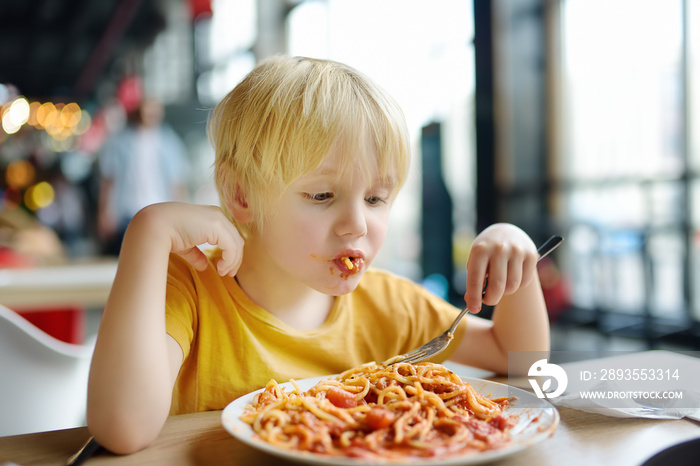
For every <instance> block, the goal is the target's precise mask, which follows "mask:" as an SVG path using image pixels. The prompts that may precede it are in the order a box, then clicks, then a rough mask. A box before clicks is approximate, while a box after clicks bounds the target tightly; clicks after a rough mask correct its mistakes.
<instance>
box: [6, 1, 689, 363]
mask: <svg viewBox="0 0 700 466" xmlns="http://www.w3.org/2000/svg"><path fill="white" fill-rule="evenodd" d="M697 31H700V5H699V4H698V2H693V1H691V0H472V1H465V0H430V1H427V0H100V1H97V2H95V1H89V0H35V1H32V2H26V1H22V0H5V1H3V2H1V3H0V120H1V127H0V268H2V270H0V272H2V273H0V304H8V305H10V304H11V302H10V300H9V298H7V297H8V296H9V295H8V294H6V295H5V297H3V293H10V292H11V291H12V289H11V287H12V283H13V282H12V280H13V277H16V276H18V275H17V274H18V273H19V272H22V273H32V272H36V273H39V272H40V271H43V270H45V269H46V268H47V267H52V266H57V265H58V266H60V265H62V264H83V263H94V262H97V263H100V264H104V263H108V264H109V263H113V262H110V257H111V258H114V257H115V256H114V255H115V254H116V252H115V250H114V248H110V247H109V242H110V241H112V242H113V240H114V238H115V237H114V236H112V237H110V235H114V234H118V231H119V228H120V227H121V223H123V221H124V218H125V216H127V217H128V213H125V214H122V216H121V217H120V216H119V215H117V214H115V211H117V210H119V209H120V208H123V209H126V210H124V212H127V211H128V206H118V205H117V204H119V201H120V199H125V198H126V197H125V196H130V197H134V198H136V197H137V196H136V193H137V192H139V196H140V197H141V199H140V200H138V202H146V203H147V202H150V201H155V200H159V199H161V198H163V197H172V198H183V199H187V200H189V201H191V202H197V203H207V204H216V203H217V202H218V199H217V197H216V190H215V188H214V185H213V181H212V173H211V169H212V167H211V164H212V162H213V152H212V149H211V146H210V145H209V142H208V139H207V136H206V122H207V118H208V115H209V112H210V110H211V109H212V107H213V106H214V105H215V104H216V103H217V102H218V100H219V99H221V98H222V97H223V96H224V95H225V94H226V93H227V92H228V91H229V90H230V89H231V88H232V87H234V86H235V85H236V84H237V82H238V81H239V80H240V79H241V78H242V77H243V76H244V75H245V74H246V73H247V72H248V71H249V70H250V69H251V68H252V67H253V66H254V65H255V63H256V62H257V61H258V60H260V59H263V58H265V57H268V56H271V55H274V54H277V53H284V54H290V55H306V56H311V57H319V58H330V59H333V60H338V61H341V62H345V63H347V64H349V65H351V66H354V67H356V68H358V69H359V70H361V71H363V72H365V73H366V74H367V75H369V76H370V77H372V78H373V79H374V80H375V81H377V82H378V83H379V84H380V85H381V86H383V87H384V88H386V89H387V90H388V91H389V92H390V93H391V94H392V95H393V96H394V97H395V98H396V99H397V100H398V101H399V103H400V104H401V105H402V107H403V109H404V111H405V114H406V117H407V120H408V123H409V128H410V131H411V135H412V141H413V153H414V163H413V167H412V172H411V176H410V179H409V181H408V183H407V185H406V187H405V189H404V191H403V192H402V193H401V195H400V197H399V199H398V201H397V203H396V206H395V209H394V211H393V213H392V216H393V218H392V224H391V225H392V226H391V229H390V231H389V237H388V238H387V241H386V243H385V246H384V250H383V252H382V255H381V257H380V258H379V259H378V261H377V265H378V266H381V267H384V268H387V269H390V270H392V271H395V272H397V273H400V274H402V275H405V276H408V277H409V278H412V279H414V280H416V281H421V282H423V283H425V284H426V286H428V287H429V288H430V289H431V290H433V291H434V292H436V293H438V294H440V295H442V296H444V297H445V298H446V299H449V300H450V301H452V302H454V303H455V304H456V305H458V306H461V305H462V304H463V300H462V296H463V294H464V292H465V272H464V266H465V263H466V259H467V254H468V250H469V246H470V244H471V241H472V240H473V238H474V236H475V235H476V233H478V232H479V231H480V230H481V229H483V228H484V227H486V226H488V225H489V224H491V223H494V222H500V221H504V222H511V223H514V224H516V225H518V226H520V227H521V228H523V229H524V230H525V231H526V232H528V233H529V234H530V235H531V236H532V238H533V239H534V240H535V242H536V243H538V244H539V243H541V242H543V241H544V240H546V239H547V238H548V237H549V236H550V235H552V234H560V235H563V236H564V237H565V238H566V240H565V242H564V244H563V245H562V246H561V247H560V248H559V249H558V250H557V251H556V252H555V253H554V254H553V255H552V256H551V257H550V258H548V259H547V260H545V261H543V262H542V263H541V264H540V275H541V279H542V283H543V287H544V289H545V293H546V297H547V301H548V307H549V310H550V317H551V321H552V325H553V329H554V342H553V343H554V347H553V349H567V348H575V349H591V348H593V349H596V348H597V349H634V350H636V349H648V348H686V349H700V286H698V285H700V230H699V229H698V227H699V226H700V198H699V196H700V190H699V189H698V188H699V187H700V184H699V183H698V167H699V166H700V142H699V138H700V90H699V89H698V88H697V87H695V86H694V84H695V83H698V82H700V76H698V74H699V71H700V36H699V35H698V33H697ZM146 102H149V103H156V104H157V105H160V110H159V111H160V112H161V113H160V114H158V115H157V116H162V119H161V120H158V118H157V117H156V122H155V123H152V124H151V128H153V127H157V128H159V131H161V130H162V131H167V134H168V136H167V137H168V138H169V141H171V142H170V143H169V144H171V145H169V146H168V147H169V148H170V149H168V150H167V151H166V152H167V153H168V154H174V153H179V154H181V155H180V156H178V157H177V158H176V157H175V156H174V155H171V156H170V158H167V157H165V159H167V160H165V161H164V160H155V159H154V160H152V161H149V162H143V163H139V164H136V165H128V164H125V163H121V162H119V160H122V159H120V158H119V157H122V156H123V155H115V154H123V153H125V152H126V153H138V152H139V151H143V152H144V153H146V152H148V153H154V152H156V150H155V149H154V148H155V147H156V146H155V145H156V144H160V143H161V142H160V141H162V138H164V137H165V136H162V134H164V133H158V136H155V135H154V134H155V133H154V132H153V131H148V132H147V131H140V132H138V131H137V130H135V129H134V128H138V127H139V125H143V127H146V126H148V125H146V123H145V120H146V118H145V116H144V114H143V112H142V113H139V112H138V111H139V110H142V104H144V103H146ZM156 113H158V111H156ZM127 131H136V132H135V133H133V134H131V135H128V133H127ZM137 134H138V135H137ZM132 139H133V140H134V141H136V142H134V144H140V146H138V147H141V148H140V149H136V148H134V149H130V148H129V147H130V146H127V145H126V144H127V142H128V143H129V144H131V142H129V141H131V140H132ZM134 147H137V146H134ZM144 147H145V149H144ZM149 148H151V149H153V150H151V149H149ZM176 159H177V160H176ZM120 172H126V175H125V176H126V181H125V180H123V179H122V180H120V178H119V176H121V175H120ZM164 174H167V177H166V176H165V175H164ZM122 175H123V173H122ZM161 178H163V179H162V180H161ZM157 179H158V180H160V181H157V182H155V181H154V180H157ZM153 183H155V184H157V185H158V186H159V190H160V191H159V192H156V190H155V188H154V189H150V192H143V193H140V191H141V190H143V189H142V188H143V187H144V186H151V184H153ZM119 189H122V192H123V193H126V194H119V192H120V191H119ZM145 191H148V190H145ZM110 195H111V198H110ZM110 199H111V200H110ZM144 199H145V200H144ZM134 202H137V200H134ZM107 214H114V215H113V216H112V218H111V219H110V218H109V215H107ZM116 237H117V238H118V236H116ZM117 249H118V248H117ZM34 276H35V277H37V276H38V275H34ZM28 277H29V278H27V280H30V281H31V280H33V278H32V275H29V276H28ZM23 303H24V304H22V305H17V306H14V307H16V308H17V310H20V311H32V310H33V309H30V308H31V307H32V303H31V302H29V301H23ZM79 307H80V306H79ZM87 307H92V308H94V309H93V310H91V311H90V312H88V313H87V316H88V317H87V318H86V321H87V323H86V324H85V325H87V327H86V330H81V332H83V333H81V335H83V334H85V332H87V333H88V334H89V333H90V332H91V331H94V328H95V325H97V324H96V323H95V322H98V321H99V312H95V311H99V305H98V304H96V303H94V302H90V303H88V304H87ZM34 310H35V309H34ZM44 310H45V309H44ZM49 311H50V309H49ZM79 311H81V309H79ZM27 314H31V315H37V313H36V312H34V313H32V312H27ZM79 315H82V314H79ZM90 316H92V317H90ZM95 316H97V317H95ZM52 325H54V326H55V325H56V324H55V323H54V324H50V325H49V326H48V329H49V331H50V330H51V326H52ZM81 325H82V324H81ZM91 325H92V327H91ZM81 338H82V337H81Z"/></svg>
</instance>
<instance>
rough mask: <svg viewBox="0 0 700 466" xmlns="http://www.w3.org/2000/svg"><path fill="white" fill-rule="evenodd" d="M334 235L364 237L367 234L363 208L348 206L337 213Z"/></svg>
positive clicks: (360, 206)
mask: <svg viewBox="0 0 700 466" xmlns="http://www.w3.org/2000/svg"><path fill="white" fill-rule="evenodd" d="M336 233H337V234H338V235H339V236H344V235H351V236H364V235H366V234H367V220H366V218H365V213H364V206H362V205H355V204H353V205H350V206H347V208H345V209H342V210H341V211H340V212H339V215H338V220H337V222H336Z"/></svg>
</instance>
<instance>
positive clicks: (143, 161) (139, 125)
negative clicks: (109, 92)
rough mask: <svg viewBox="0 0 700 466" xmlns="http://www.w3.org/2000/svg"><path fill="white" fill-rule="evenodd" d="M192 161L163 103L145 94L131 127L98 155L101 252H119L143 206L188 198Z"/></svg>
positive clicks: (129, 120) (132, 114) (131, 114)
mask: <svg viewBox="0 0 700 466" xmlns="http://www.w3.org/2000/svg"><path fill="white" fill-rule="evenodd" d="M188 165H189V160H188V158H187V152H186V149H185V145H184V143H183V142H182V140H181V139H180V137H179V136H178V135H177V133H176V132H175V131H174V130H173V129H172V128H171V127H170V126H168V125H167V124H166V123H165V122H164V121H163V106H162V104H161V103H160V102H158V101H157V100H155V99H151V98H145V99H143V100H142V101H141V102H140V104H139V105H138V106H136V108H134V109H133V110H131V111H128V112H127V122H126V126H125V127H124V128H123V129H122V130H120V131H117V132H116V133H115V134H114V135H112V136H111V137H110V138H109V139H108V140H107V141H106V143H105V145H104V147H103V148H102V151H101V153H100V156H99V160H98V169H99V176H100V186H99V205H98V211H97V233H98V239H99V241H100V248H101V252H102V254H105V255H118V254H119V250H120V248H121V242H122V238H123V236H124V232H125V231H126V227H127V225H128V224H129V221H130V220H131V218H132V217H133V216H134V214H136V212H138V211H139V210H141V209H142V208H143V207H145V206H147V205H150V204H155V203H158V202H164V201H176V200H180V201H182V200H187V198H188V190H187V175H188V172H189V168H188Z"/></svg>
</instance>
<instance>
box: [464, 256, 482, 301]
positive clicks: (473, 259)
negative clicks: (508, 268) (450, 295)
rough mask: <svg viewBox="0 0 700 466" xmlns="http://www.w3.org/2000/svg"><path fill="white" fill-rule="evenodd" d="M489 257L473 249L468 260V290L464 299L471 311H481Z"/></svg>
mask: <svg viewBox="0 0 700 466" xmlns="http://www.w3.org/2000/svg"><path fill="white" fill-rule="evenodd" d="M487 267H488V257H487V256H484V255H482V254H478V253H475V252H474V251H473V253H472V254H470V256H469V260H468V261H467V292H466V294H465V295H464V301H465V303H466V305H467V309H469V312H471V313H473V314H476V313H478V312H479V311H481V303H482V292H483V289H484V284H485V283H484V282H485V280H486V268H487Z"/></svg>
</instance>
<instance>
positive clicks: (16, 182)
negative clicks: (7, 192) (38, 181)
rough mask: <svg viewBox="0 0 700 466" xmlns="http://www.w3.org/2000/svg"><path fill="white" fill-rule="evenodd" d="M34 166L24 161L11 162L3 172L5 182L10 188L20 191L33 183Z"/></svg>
mask: <svg viewBox="0 0 700 466" xmlns="http://www.w3.org/2000/svg"><path fill="white" fill-rule="evenodd" d="M34 176H35V170H34V166H33V165H32V164H31V163H29V162H28V161H26V160H13V161H12V162H10V163H9V164H8V165H7V169H6V170H5V181H6V182H7V185H8V186H10V187H11V188H17V189H22V188H24V187H26V186H29V184H31V183H32V182H33V181H34Z"/></svg>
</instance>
